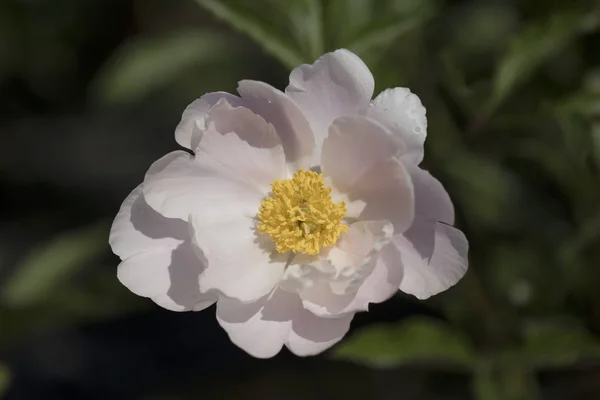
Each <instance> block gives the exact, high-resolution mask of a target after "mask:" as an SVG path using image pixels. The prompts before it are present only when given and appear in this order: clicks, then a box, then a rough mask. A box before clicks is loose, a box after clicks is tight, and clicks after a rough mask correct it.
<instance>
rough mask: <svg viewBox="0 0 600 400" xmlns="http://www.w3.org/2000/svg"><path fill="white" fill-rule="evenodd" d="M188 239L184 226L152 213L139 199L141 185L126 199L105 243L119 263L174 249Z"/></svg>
mask: <svg viewBox="0 0 600 400" xmlns="http://www.w3.org/2000/svg"><path fill="white" fill-rule="evenodd" d="M187 237H189V234H188V230H187V224H186V223H185V222H184V221H181V220H177V219H168V218H165V217H163V216H162V215H160V214H159V213H157V212H156V211H154V210H153V209H152V208H151V207H150V206H148V204H146V201H145V200H144V196H142V185H140V186H138V187H136V188H135V189H134V190H133V191H132V192H131V193H130V194H129V196H127V198H126V199H125V201H124V202H123V204H122V205H121V208H120V209H119V212H118V213H117V216H116V217H115V220H114V221H113V224H112V227H111V229H110V237H109V239H108V242H109V244H110V247H111V248H112V251H113V252H114V253H115V254H116V255H118V256H119V257H120V258H121V259H122V260H124V259H126V258H128V257H131V256H133V255H135V254H137V253H141V252H144V251H147V250H152V249H156V248H161V247H165V248H169V249H174V248H175V247H177V246H179V245H180V244H181V243H183V242H184V241H185V239H186V238H187Z"/></svg>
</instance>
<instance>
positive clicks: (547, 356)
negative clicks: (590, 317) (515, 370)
mask: <svg viewBox="0 0 600 400" xmlns="http://www.w3.org/2000/svg"><path fill="white" fill-rule="evenodd" d="M521 357H522V358H523V361H524V362H526V363H527V364H528V365H530V366H531V367H532V368H548V367H567V366H572V365H574V364H575V363H577V362H580V361H585V360H594V361H599V360H600V339H599V338H598V337H596V336H594V335H592V334H591V333H589V332H588V331H587V330H586V329H584V327H582V326H580V325H578V324H576V323H573V322H571V323H562V324H558V323H550V322H549V323H543V322H530V323H527V324H525V325H524V328H523V345H522V348H521Z"/></svg>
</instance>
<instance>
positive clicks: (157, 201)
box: [143, 151, 264, 221]
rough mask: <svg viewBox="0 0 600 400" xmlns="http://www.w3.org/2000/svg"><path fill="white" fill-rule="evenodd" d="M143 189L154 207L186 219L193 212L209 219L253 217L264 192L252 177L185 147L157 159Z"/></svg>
mask: <svg viewBox="0 0 600 400" xmlns="http://www.w3.org/2000/svg"><path fill="white" fill-rule="evenodd" d="M163 165H166V167H164V168H162V169H161V168H160V167H159V166H163ZM143 189H144V197H145V199H146V201H147V202H148V204H149V205H150V206H151V207H152V208H153V209H155V210H156V211H158V212H159V213H160V214H162V215H164V216H166V217H169V218H179V219H183V220H185V221H187V220H188V219H189V216H190V215H191V214H194V215H198V216H202V217H203V218H205V219H207V220H214V219H219V218H222V216H228V215H239V216H247V217H253V216H254V215H255V214H256V212H257V210H258V206H259V205H260V201H261V199H262V198H263V196H264V193H263V192H261V191H260V190H259V189H258V188H256V186H255V185H254V184H253V183H252V182H251V180H243V179H242V178H240V177H238V176H234V175H233V174H232V173H231V172H230V171H229V170H227V169H226V168H224V167H223V166H221V165H220V164H218V163H217V162H216V161H214V160H212V159H210V158H209V157H196V158H194V157H192V156H190V155H189V154H188V153H186V152H184V151H175V152H172V153H169V154H167V155H166V156H164V157H163V158H162V159H160V160H158V161H156V162H155V163H154V164H153V165H152V166H151V167H150V169H149V170H148V172H147V173H146V178H145V180H144V184H143Z"/></svg>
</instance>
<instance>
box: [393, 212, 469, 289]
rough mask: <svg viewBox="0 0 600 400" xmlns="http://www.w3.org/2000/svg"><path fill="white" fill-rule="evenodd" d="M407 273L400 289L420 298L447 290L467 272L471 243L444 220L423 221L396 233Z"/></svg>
mask: <svg viewBox="0 0 600 400" xmlns="http://www.w3.org/2000/svg"><path fill="white" fill-rule="evenodd" d="M394 243H395V245H396V246H397V248H398V251H399V252H400V256H401V258H402V264H403V267H404V276H403V278H402V282H401V283H400V290H402V291H403V292H405V293H409V294H412V295H414V296H416V297H417V298H419V299H426V298H428V297H430V296H433V295H435V294H438V293H440V292H443V291H444V290H446V289H448V288H450V287H451V286H453V285H454V284H456V283H457V282H458V281H459V280H460V279H461V278H462V277H463V276H464V274H465V273H466V272H467V267H468V259H467V256H468V251H469V244H468V242H467V239H466V238H465V235H463V233H462V232H461V231H459V230H458V229H456V228H453V227H451V226H448V225H445V224H443V223H435V222H421V223H419V224H418V225H415V227H413V228H411V229H410V230H409V231H407V232H405V234H404V235H397V236H394Z"/></svg>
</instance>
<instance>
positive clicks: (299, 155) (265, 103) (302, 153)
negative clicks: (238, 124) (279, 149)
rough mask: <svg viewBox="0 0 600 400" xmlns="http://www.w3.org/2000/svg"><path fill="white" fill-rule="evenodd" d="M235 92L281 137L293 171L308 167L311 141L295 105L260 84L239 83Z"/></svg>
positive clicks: (304, 119) (308, 129)
mask: <svg viewBox="0 0 600 400" xmlns="http://www.w3.org/2000/svg"><path fill="white" fill-rule="evenodd" d="M238 92H239V93H240V95H241V96H242V99H243V101H244V104H245V106H246V107H248V108H249V109H251V110H252V111H254V112H255V113H257V114H259V115H260V116H262V117H263V118H264V119H265V120H266V121H267V122H269V123H271V124H273V126H274V127H275V130H276V131H277V134H278V135H279V137H280V138H281V142H282V144H283V149H284V151H285V157H286V160H287V162H288V163H291V164H292V165H293V167H294V168H295V169H297V168H310V167H311V166H312V164H311V163H312V155H313V149H314V141H315V139H314V136H313V133H312V130H311V128H310V125H309V123H308V121H307V119H306V117H305V116H304V115H303V114H302V112H301V111H300V109H299V108H298V106H297V105H296V104H295V103H294V102H293V101H292V100H291V99H289V98H288V97H287V96H286V95H285V94H284V93H282V92H281V91H279V90H277V89H275V88H273V87H272V86H270V85H268V84H266V83H264V82H257V81H250V80H243V81H240V82H239V86H238Z"/></svg>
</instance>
